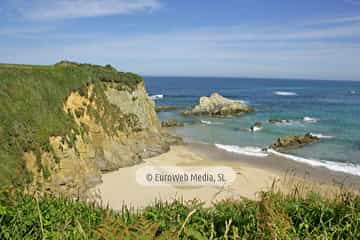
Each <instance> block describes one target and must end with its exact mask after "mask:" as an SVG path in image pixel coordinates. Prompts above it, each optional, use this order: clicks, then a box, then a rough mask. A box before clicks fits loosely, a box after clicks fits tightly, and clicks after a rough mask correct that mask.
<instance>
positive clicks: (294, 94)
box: [273, 91, 297, 96]
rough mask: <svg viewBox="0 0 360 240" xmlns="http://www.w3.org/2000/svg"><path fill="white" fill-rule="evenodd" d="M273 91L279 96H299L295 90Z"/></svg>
mask: <svg viewBox="0 0 360 240" xmlns="http://www.w3.org/2000/svg"><path fill="white" fill-rule="evenodd" d="M273 93H274V95H278V96H297V93H295V92H285V91H275V92H273Z"/></svg>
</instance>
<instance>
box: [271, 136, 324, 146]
mask: <svg viewBox="0 0 360 240" xmlns="http://www.w3.org/2000/svg"><path fill="white" fill-rule="evenodd" d="M317 141H319V138H318V137H316V136H314V135H311V133H306V134H305V135H289V136H285V137H280V138H278V139H277V140H276V142H274V143H273V144H272V145H271V146H270V148H273V149H285V148H295V147H301V146H304V145H306V144H311V143H314V142H317Z"/></svg>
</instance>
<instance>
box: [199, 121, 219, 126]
mask: <svg viewBox="0 0 360 240" xmlns="http://www.w3.org/2000/svg"><path fill="white" fill-rule="evenodd" d="M200 122H201V123H202V124H206V125H222V124H223V123H221V122H211V121H207V120H200Z"/></svg>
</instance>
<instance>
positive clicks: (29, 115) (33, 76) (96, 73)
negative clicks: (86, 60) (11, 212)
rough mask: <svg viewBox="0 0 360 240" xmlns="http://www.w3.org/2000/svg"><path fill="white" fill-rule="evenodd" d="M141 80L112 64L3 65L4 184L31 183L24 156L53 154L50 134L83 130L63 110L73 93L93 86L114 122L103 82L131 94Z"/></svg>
mask: <svg viewBox="0 0 360 240" xmlns="http://www.w3.org/2000/svg"><path fill="white" fill-rule="evenodd" d="M141 81H142V79H141V77H139V76H137V75H135V74H132V73H122V72H118V71H116V70H115V69H114V68H113V67H111V66H110V65H107V66H106V67H102V66H97V65H90V64H78V63H72V62H65V61H63V62H59V63H57V64H55V65H51V66H32V65H13V64H0V186H7V185H10V184H17V185H21V184H23V181H25V182H28V181H29V180H31V175H30V174H28V173H27V171H26V169H25V167H24V163H23V161H22V160H21V157H22V154H23V152H25V151H29V150H32V151H34V152H35V153H36V154H37V156H39V154H40V150H43V151H51V148H50V147H49V142H48V140H49V136H66V135H69V134H70V129H73V130H74V131H75V132H76V133H77V132H78V131H79V128H78V127H76V126H75V125H74V124H75V123H74V120H73V117H72V116H69V115H67V114H66V113H65V112H64V111H63V109H62V106H63V102H64V100H65V99H66V97H67V96H68V95H69V94H70V93H71V92H72V91H79V92H80V93H82V94H85V93H86V92H84V91H85V90H84V89H86V88H85V86H86V84H88V83H94V84H95V88H96V89H95V90H96V98H97V101H99V104H100V105H101V106H102V107H103V108H104V109H105V110H107V111H108V112H109V117H107V118H106V119H107V120H108V121H110V120H111V119H115V118H116V116H114V114H111V113H113V112H115V111H116V109H115V108H114V107H113V106H112V105H111V104H109V103H108V102H107V100H106V98H105V96H104V91H103V88H104V83H113V84H116V85H117V87H120V88H122V89H126V90H129V91H131V90H132V89H134V87H135V86H136V85H137V84H138V83H139V82H141ZM94 117H96V116H94ZM109 119H110V120H109ZM99 121H105V120H104V119H100V120H99ZM103 124H104V125H106V126H105V127H110V125H112V124H106V121H105V123H103ZM109 131H110V129H109ZM38 158H39V157H38Z"/></svg>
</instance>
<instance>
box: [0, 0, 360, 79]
mask: <svg viewBox="0 0 360 240" xmlns="http://www.w3.org/2000/svg"><path fill="white" fill-rule="evenodd" d="M62 59H68V60H73V61H79V62H90V63H96V64H107V63H110V64H112V65H114V66H116V67H117V68H118V69H120V70H124V71H133V72H137V73H140V74H143V75H171V76H248V77H272V78H276V77H279V78H309V79H338V80H360V0H302V1H299V0H223V1H220V0H206V1H205V0H201V1H200V0H47V1H45V0H1V1H0V62H10V63H30V64H53V63H55V62H57V61H59V60H62Z"/></svg>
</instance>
